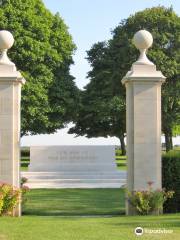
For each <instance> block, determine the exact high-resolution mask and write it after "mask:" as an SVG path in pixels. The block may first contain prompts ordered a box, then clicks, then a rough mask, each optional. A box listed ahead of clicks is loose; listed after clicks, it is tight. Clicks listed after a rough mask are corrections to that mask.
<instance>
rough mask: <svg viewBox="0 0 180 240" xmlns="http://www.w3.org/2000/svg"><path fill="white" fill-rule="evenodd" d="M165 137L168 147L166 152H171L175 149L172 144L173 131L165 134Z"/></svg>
mask: <svg viewBox="0 0 180 240" xmlns="http://www.w3.org/2000/svg"><path fill="white" fill-rule="evenodd" d="M164 135H165V145H166V152H169V151H170V150H172V149H173V142H172V131H171V130H170V131H166V132H164Z"/></svg>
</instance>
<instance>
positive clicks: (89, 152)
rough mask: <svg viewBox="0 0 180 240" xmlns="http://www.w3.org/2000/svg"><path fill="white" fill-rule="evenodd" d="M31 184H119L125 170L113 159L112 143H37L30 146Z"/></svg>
mask: <svg viewBox="0 0 180 240" xmlns="http://www.w3.org/2000/svg"><path fill="white" fill-rule="evenodd" d="M22 176H24V177H27V178H28V183H27V184H28V186H29V187H30V188H49V187H50V188H106V187H111V188H119V187H120V186H121V185H123V184H125V182H126V173H125V172H120V171H118V170H117V168H116V163H115V147H114V146H85V145H84V146H39V147H38V146H37V147H31V148H30V165H29V172H23V173H22Z"/></svg>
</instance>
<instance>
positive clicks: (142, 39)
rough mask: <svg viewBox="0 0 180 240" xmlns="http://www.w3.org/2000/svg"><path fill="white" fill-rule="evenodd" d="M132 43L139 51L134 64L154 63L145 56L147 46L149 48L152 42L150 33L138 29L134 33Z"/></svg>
mask: <svg viewBox="0 0 180 240" xmlns="http://www.w3.org/2000/svg"><path fill="white" fill-rule="evenodd" d="M133 43H134V45H135V46H136V48H137V49H139V51H140V56H139V59H138V60H137V61H136V62H135V63H134V64H136V65H138V64H141V65H142V64H145V65H154V64H153V63H152V62H151V61H150V60H149V59H148V58H147V56H146V52H147V50H148V48H150V47H151V46H152V43H153V37H152V35H151V33H150V32H148V31H146V30H140V31H138V32H137V33H136V34H135V35H134V38H133Z"/></svg>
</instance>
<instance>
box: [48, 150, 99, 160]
mask: <svg viewBox="0 0 180 240" xmlns="http://www.w3.org/2000/svg"><path fill="white" fill-rule="evenodd" d="M48 159H49V160H68V159H69V160H83V159H86V160H95V159H98V156H97V155H96V154H95V153H92V152H88V151H56V152H55V153H53V154H51V155H48Z"/></svg>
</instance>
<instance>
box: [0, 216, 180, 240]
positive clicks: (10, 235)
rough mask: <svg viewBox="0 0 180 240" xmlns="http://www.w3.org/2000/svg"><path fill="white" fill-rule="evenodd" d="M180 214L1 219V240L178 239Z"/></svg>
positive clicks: (179, 236)
mask: <svg viewBox="0 0 180 240" xmlns="http://www.w3.org/2000/svg"><path fill="white" fill-rule="evenodd" d="M137 226H141V227H143V228H147V229H166V230H167V229H169V230H173V233H171V234H144V235H143V236H140V237H137V236H136V235H135V234H134V229H135V228H136V227H137ZM179 238H180V214H173V215H163V216H159V217H154V216H146V217H140V216H138V217H125V216H121V217H98V218H94V217H93V218H87V217H83V218H82V217H52V216H51V217H36V216H25V217H22V218H8V217H4V218H1V219H0V239H2V240H59V239H60V240H100V239H103V240H137V239H143V240H144V239H145V240H159V239H160V240H172V239H174V240H178V239H179Z"/></svg>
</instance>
